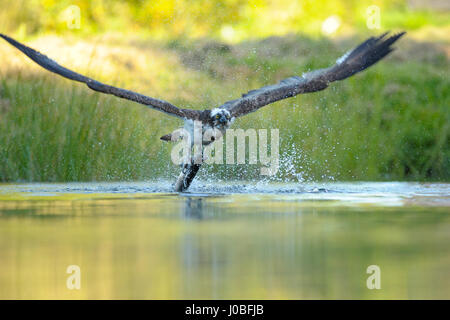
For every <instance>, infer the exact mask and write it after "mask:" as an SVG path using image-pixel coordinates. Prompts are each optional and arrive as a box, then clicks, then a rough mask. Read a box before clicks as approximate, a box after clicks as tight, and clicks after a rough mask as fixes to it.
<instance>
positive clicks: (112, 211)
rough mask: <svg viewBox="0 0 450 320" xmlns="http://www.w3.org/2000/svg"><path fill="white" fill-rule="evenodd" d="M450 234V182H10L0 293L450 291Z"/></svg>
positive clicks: (249, 295)
mask: <svg viewBox="0 0 450 320" xmlns="http://www.w3.org/2000/svg"><path fill="white" fill-rule="evenodd" d="M449 243H450V184H419V183H326V184H319V183H316V184H298V183H297V184H294V183H292V184H286V183H280V184H276V183H269V184H256V185H255V184H245V183H242V182H239V183H232V182H230V183H226V184H224V183H221V184H219V183H207V182H199V181H196V182H195V183H194V185H193V187H192V189H191V190H190V192H189V193H184V194H176V193H172V192H171V184H170V183H169V182H165V181H160V182H153V183H74V184H3V185H1V186H0V298H2V299H17V298H19V299H26V298H31V299H37V298H39V299H42V298H43V299H47V298H60V299H83V298H88V299H104V298H112V299H130V298H137V299H210V298H214V299H230V298H233V299H238V298H242V299H316V298H318V299H330V298H343V299H351V298H358V299H381V298H387V299H391V298H399V299H407V298H409V299H416V298H424V299H429V298H447V299H448V298H450V246H449ZM69 265H78V266H79V267H80V270H81V289H80V290H69V289H67V287H66V280H67V277H68V276H69V274H67V273H66V269H67V267H68V266H69ZM370 265H377V266H379V267H380V270H381V289H379V290H376V289H373V290H369V289H368V288H367V286H366V280H367V278H368V277H369V276H370V275H369V274H367V273H366V270H367V267H368V266H370Z"/></svg>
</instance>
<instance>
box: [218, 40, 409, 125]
mask: <svg viewBox="0 0 450 320" xmlns="http://www.w3.org/2000/svg"><path fill="white" fill-rule="evenodd" d="M404 34H405V32H402V33H398V34H396V35H393V36H391V37H386V35H387V33H385V34H383V35H381V36H379V37H377V38H375V37H371V38H369V39H368V40H366V41H364V42H363V43H361V44H360V45H359V46H357V47H356V48H355V49H353V50H351V51H348V52H347V53H346V54H344V55H343V56H342V57H341V58H339V59H338V60H337V61H336V64H335V65H334V66H332V67H330V68H326V69H319V70H314V71H312V72H308V73H305V74H303V75H302V76H301V77H298V76H294V77H291V78H287V79H284V80H281V81H280V82H279V83H278V84H275V85H271V86H266V87H262V88H260V89H256V90H252V91H250V92H248V93H246V94H244V95H242V98H239V99H236V100H231V101H228V102H225V103H224V104H223V105H222V106H221V108H225V109H227V110H228V111H230V113H231V116H233V117H241V116H243V115H246V114H248V113H250V112H253V111H256V110H258V109H259V108H261V107H263V106H265V105H268V104H270V103H273V102H275V101H278V100H282V99H286V98H290V97H293V96H296V95H298V94H301V93H308V92H315V91H320V90H323V89H325V88H327V87H328V85H329V84H330V83H331V82H333V81H337V80H343V79H345V78H348V77H350V76H352V75H354V74H355V73H357V72H360V71H362V70H364V69H366V68H368V67H370V66H371V65H373V64H374V63H376V62H378V61H380V60H381V59H382V58H383V57H385V56H386V55H387V54H389V53H390V52H391V51H393V50H394V49H393V48H392V47H391V45H392V44H393V43H394V42H395V41H397V40H398V39H399V38H400V37H401V36H403V35H404Z"/></svg>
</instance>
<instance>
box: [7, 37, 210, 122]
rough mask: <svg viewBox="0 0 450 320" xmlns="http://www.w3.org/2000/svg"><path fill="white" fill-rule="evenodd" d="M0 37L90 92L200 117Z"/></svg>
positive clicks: (184, 115) (49, 69)
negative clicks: (66, 66)
mask: <svg viewBox="0 0 450 320" xmlns="http://www.w3.org/2000/svg"><path fill="white" fill-rule="evenodd" d="M0 37H2V38H3V39H5V40H6V41H8V42H9V43H10V44H11V45H13V46H14V47H16V48H17V49H19V50H20V51H22V52H23V53H24V54H25V55H27V56H28V57H29V58H30V59H31V60H33V61H34V62H36V63H37V64H38V65H40V66H41V67H43V68H44V69H47V70H48V71H51V72H53V73H56V74H59V75H60V76H63V77H64V78H67V79H70V80H74V81H78V82H82V83H85V84H86V85H87V86H88V87H89V88H91V89H92V90H95V91H98V92H102V93H106V94H112V95H114V96H116V97H119V98H123V99H127V100H131V101H134V102H137V103H140V104H143V105H146V106H148V107H150V108H153V109H155V110H159V111H162V112H164V113H167V114H169V115H172V116H176V117H179V118H183V119H192V120H197V119H198V118H199V117H200V115H201V111H198V110H191V109H180V108H177V107H176V106H174V105H172V104H171V103H169V102H167V101H164V100H160V99H156V98H151V97H148V96H145V95H143V94H140V93H137V92H134V91H130V90H125V89H121V88H117V87H113V86H110V85H107V84H104V83H101V82H99V81H96V80H94V79H91V78H88V77H86V76H83V75H81V74H79V73H76V72H74V71H72V70H69V69H67V68H65V67H63V66H61V65H59V64H58V63H56V62H55V61H53V60H52V59H50V58H48V57H47V56H45V55H43V54H41V53H40V52H38V51H36V50H34V49H32V48H29V47H27V46H25V45H24V44H22V43H20V42H18V41H16V40H14V39H12V38H10V37H8V36H6V35H4V34H1V33H0Z"/></svg>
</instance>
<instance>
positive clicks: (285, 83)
mask: <svg viewBox="0 0 450 320" xmlns="http://www.w3.org/2000/svg"><path fill="white" fill-rule="evenodd" d="M387 34H388V32H386V33H384V34H382V35H381V36H379V37H371V38H369V39H367V40H366V41H364V42H363V43H361V44H360V45H359V46H357V47H356V48H354V49H353V50H350V51H348V52H347V53H345V54H344V55H343V56H342V57H341V58H339V59H337V60H336V63H335V64H334V65H333V66H331V67H329V68H324V69H319V70H314V71H311V72H307V73H304V74H303V75H302V76H293V77H290V78H287V79H284V80H281V81H280V82H279V83H277V84H275V85H270V86H265V87H262V88H260V89H256V90H252V91H249V92H248V93H245V94H243V95H242V97H240V98H238V99H235V100H231V101H227V102H225V103H224V104H222V105H221V106H219V107H216V108H213V109H212V110H208V109H206V110H192V109H182V108H178V107H176V106H174V105H173V104H171V103H169V102H167V101H164V100H160V99H156V98H152V97H148V96H145V95H143V94H140V93H137V92H133V91H130V90H125V89H121V88H117V87H113V86H110V85H107V84H104V83H101V82H99V81H96V80H94V79H91V78H88V77H86V76H83V75H81V74H79V73H76V72H74V71H72V70H69V69H67V68H65V67H63V66H61V65H59V64H58V63H56V62H55V61H53V60H51V59H50V58H48V57H47V56H45V55H43V54H41V53H39V52H38V51H36V50H34V49H32V48H29V47H27V46H25V45H24V44H22V43H20V42H18V41H16V40H14V39H12V38H10V37H8V36H6V35H3V34H1V33H0V37H2V38H3V39H5V40H6V41H7V42H9V43H10V44H11V45H13V46H14V47H16V48H17V49H19V50H20V51H22V52H23V53H24V54H25V55H27V56H28V57H29V58H30V59H31V60H33V61H34V62H36V63H37V64H39V65H40V66H41V67H43V68H45V69H47V70H48V71H51V72H54V73H56V74H59V75H61V76H63V77H65V78H68V79H70V80H75V81H78V82H82V83H85V84H86V85H87V86H88V87H89V88H91V89H92V90H95V91H98V92H102V93H106V94H112V95H114V96H117V97H119V98H123V99H127V100H131V101H134V102H137V103H140V104H143V105H146V106H148V107H150V108H152V109H155V110H158V111H162V112H164V113H166V114H168V115H171V116H174V117H178V118H180V119H182V120H183V121H184V123H185V128H186V127H189V128H191V127H192V124H193V123H194V122H195V121H199V122H200V123H201V124H202V128H212V129H218V131H219V132H221V133H223V132H225V130H226V129H227V128H228V127H229V126H230V125H231V124H232V122H233V120H234V119H235V118H237V117H242V116H244V115H246V114H248V113H251V112H254V111H256V110H258V109H259V108H261V107H263V106H266V105H268V104H271V103H273V102H276V101H279V100H282V99H286V98H290V97H293V96H296V95H298V94H301V93H309V92H316V91H320V90H323V89H325V88H327V87H328V86H329V85H330V83H331V82H334V81H338V80H343V79H346V78H348V77H350V76H352V75H354V74H355V73H358V72H360V71H362V70H364V69H366V68H368V67H370V66H371V65H373V64H375V63H376V62H378V61H379V60H381V59H382V58H383V57H385V56H386V55H388V54H389V53H390V52H392V51H393V50H394V49H393V48H392V47H391V46H392V44H393V43H394V42H396V41H397V40H398V39H399V38H400V37H402V36H403V35H404V34H405V32H401V33H398V34H395V35H392V36H389V37H387ZM189 130H191V129H189ZM202 130H203V129H202ZM161 139H162V140H164V141H171V140H173V139H172V135H171V134H168V135H165V136H162V137H161ZM191 140H192V139H191ZM208 143H210V141H209V142H205V141H203V142H202V144H203V145H206V144H208ZM200 166H201V163H198V162H197V161H193V159H192V157H191V158H190V159H188V160H186V161H185V163H184V164H183V165H182V171H181V174H180V176H179V177H178V180H177V182H176V183H175V191H177V192H182V191H184V190H186V189H187V188H189V186H190V184H191V182H192V180H193V179H194V178H195V176H196V174H197V172H198V170H199V169H200Z"/></svg>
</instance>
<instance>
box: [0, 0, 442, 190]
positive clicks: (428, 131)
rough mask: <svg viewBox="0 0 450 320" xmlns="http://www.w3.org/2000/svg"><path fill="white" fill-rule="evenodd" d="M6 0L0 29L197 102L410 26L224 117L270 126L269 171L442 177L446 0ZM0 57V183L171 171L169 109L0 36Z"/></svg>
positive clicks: (157, 93) (207, 103)
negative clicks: (315, 84)
mask: <svg viewBox="0 0 450 320" xmlns="http://www.w3.org/2000/svg"><path fill="white" fill-rule="evenodd" d="M1 2H2V10H1V12H0V32H2V33H6V34H8V35H11V36H13V37H15V38H17V39H18V40H20V41H24V42H26V43H27V44H29V45H30V46H32V47H34V48H36V49H38V50H40V51H41V52H43V53H45V54H47V55H48V56H50V57H52V58H54V59H55V60H57V61H58V62H60V63H61V64H63V65H65V66H66V67H69V68H72V69H75V70H76V71H78V72H81V73H85V74H87V75H88V76H91V77H95V78H97V79H98V80H100V81H104V82H107V83H110V84H114V85H119V86H123V87H126V88H127V89H132V90H136V91H138V92H142V93H144V94H148V95H150V96H154V97H158V98H162V99H165V100H168V101H170V102H172V103H174V104H176V105H178V106H180V107H188V108H197V109H203V108H213V107H216V106H218V105H220V104H221V103H223V102H224V101H227V100H230V99H233V98H236V97H239V96H240V94H242V93H244V92H246V91H248V90H250V89H253V88H257V87H260V86H263V85H267V84H271V83H274V82H277V81H279V80H280V79H283V78H284V77H288V76H292V75H295V74H301V73H302V72H304V71H308V70H311V69H315V68H322V67H326V66H329V65H331V64H333V63H334V61H335V60H336V58H338V57H339V56H340V55H342V54H343V53H344V52H345V51H346V50H348V49H350V48H352V47H354V46H355V45H357V44H358V42H360V41H362V40H364V38H366V37H368V36H370V35H376V34H380V33H381V32H383V31H385V30H393V31H400V30H406V31H408V34H407V36H406V37H405V38H403V39H402V40H401V41H400V42H399V43H398V44H396V47H397V50H396V51H395V52H394V53H393V54H392V55H390V56H389V57H388V58H387V59H385V60H383V61H382V62H381V63H379V64H377V65H376V66H374V67H372V68H370V69H369V70H367V71H366V72H364V73H362V74H359V75H357V76H355V77H353V78H351V79H348V80H346V81H344V82H340V83H336V84H334V85H332V87H331V88H329V89H327V90H326V91H323V92H318V93H314V94H308V95H300V96H298V97H295V98H292V99H288V100H284V101H281V102H277V103H275V104H273V105H271V106H267V107H265V108H264V109H262V110H261V111H259V112H257V113H253V114H251V115H249V116H247V117H244V118H241V119H238V120H237V121H236V123H235V125H234V128H239V127H240V128H244V129H245V128H255V129H260V128H267V129H270V128H279V129H280V138H281V142H280V157H281V169H280V171H279V173H278V175H277V176H276V177H272V178H271V179H275V180H300V181H303V180H314V181H317V180H434V181H449V180H450V148H449V140H450V139H449V130H450V111H449V110H450V109H449V105H450V83H449V71H450V68H449V57H450V11H449V7H450V6H449V4H448V1H439V0H435V1H420V0H410V1H405V0H394V1H387V0H377V1H365V0H363V1H356V0H350V1H344V0H334V1H330V0H316V1H313V0H305V1H292V0H289V1H288V0H277V1H275V0H252V1H237V0H210V1H206V0H193V1H187V0H186V1H185V0H168V1H139V0H134V1H114V0H102V1H100V0H99V1H87V0H83V1H66V0H63V1H56V0H54V1H53V0H29V1H25V0H14V1H13V0H1ZM373 6H376V7H373ZM377 9H379V11H378V12H377V11H376V10H377ZM374 10H375V11H374ZM78 14H79V15H78ZM378 14H379V16H378ZM377 17H379V19H377ZM0 59H1V60H2V64H1V67H0V181H92V180H97V181H101V180H145V179H157V178H161V177H163V178H169V177H170V178H172V177H173V175H174V174H176V172H177V171H178V168H177V167H176V166H175V165H173V164H172V163H171V161H170V150H171V146H170V145H168V144H165V143H163V142H161V141H160V140H159V137H160V136H161V135H163V134H166V133H169V132H171V131H172V130H173V129H175V128H176V127H177V126H178V125H180V123H179V122H178V121H177V120H176V119H172V118H171V117H168V116H166V115H164V114H161V113H159V112H157V111H152V110H149V109H148V108H146V107H144V106H140V105H137V104H133V103H130V102H126V101H122V100H120V99H117V98H113V97H108V96H103V95H100V94H97V93H94V92H92V91H90V90H89V89H88V88H86V87H85V86H83V85H80V84H76V83H72V82H70V81H68V80H64V79H62V78H60V77H57V76H55V75H52V74H50V73H48V72H47V71H45V70H42V69H41V68H39V67H37V66H35V65H34V64H33V63H31V62H30V61H29V60H28V59H27V58H25V57H23V55H21V54H20V53H18V52H17V50H15V49H14V48H11V46H9V45H8V44H7V43H6V42H2V43H1V44H0ZM258 172H259V168H258V166H255V165H245V166H233V165H215V166H210V167H206V166H205V167H204V168H202V175H203V178H211V179H217V180H220V179H255V178H257V179H261V177H260V176H259V175H258Z"/></svg>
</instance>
